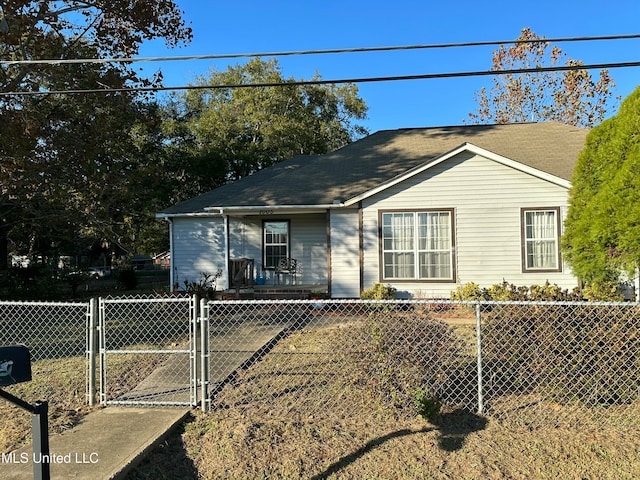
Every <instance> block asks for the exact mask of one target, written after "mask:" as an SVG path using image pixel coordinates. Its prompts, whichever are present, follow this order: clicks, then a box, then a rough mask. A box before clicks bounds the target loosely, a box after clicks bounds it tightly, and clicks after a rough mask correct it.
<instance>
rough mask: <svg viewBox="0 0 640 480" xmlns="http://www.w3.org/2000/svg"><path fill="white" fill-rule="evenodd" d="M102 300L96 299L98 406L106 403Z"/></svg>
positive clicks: (103, 306)
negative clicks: (98, 357) (98, 362)
mask: <svg viewBox="0 0 640 480" xmlns="http://www.w3.org/2000/svg"><path fill="white" fill-rule="evenodd" d="M104 309H105V305H104V299H103V298H99V299H98V352H99V355H100V404H101V405H106V403H107V385H106V377H105V375H106V368H107V366H106V358H105V357H106V340H105V333H106V332H105V319H104Z"/></svg>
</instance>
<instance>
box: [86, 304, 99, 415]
mask: <svg viewBox="0 0 640 480" xmlns="http://www.w3.org/2000/svg"><path fill="white" fill-rule="evenodd" d="M97 304H98V300H97V299H96V298H92V299H91V300H90V301H89V312H88V319H87V320H88V322H87V361H88V370H89V371H88V377H89V378H88V379H87V380H88V382H87V384H88V386H87V389H88V391H87V396H88V397H89V398H88V400H89V405H90V406H93V405H94V404H95V399H96V353H97V351H96V350H97V346H98V344H97V342H96V332H97V326H98V322H97V314H98V305H97Z"/></svg>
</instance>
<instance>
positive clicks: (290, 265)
mask: <svg viewBox="0 0 640 480" xmlns="http://www.w3.org/2000/svg"><path fill="white" fill-rule="evenodd" d="M297 274H298V261H297V260H296V259H295V258H281V259H280V261H279V262H278V266H277V267H276V270H275V275H274V276H275V280H276V282H277V283H278V285H279V284H280V275H289V276H290V277H291V284H292V285H295V284H296V275H297Z"/></svg>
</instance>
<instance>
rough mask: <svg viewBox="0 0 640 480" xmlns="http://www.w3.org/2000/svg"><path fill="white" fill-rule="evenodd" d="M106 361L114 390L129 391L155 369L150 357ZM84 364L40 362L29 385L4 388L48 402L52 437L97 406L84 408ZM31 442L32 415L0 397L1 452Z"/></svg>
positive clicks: (61, 360)
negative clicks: (114, 386)
mask: <svg viewBox="0 0 640 480" xmlns="http://www.w3.org/2000/svg"><path fill="white" fill-rule="evenodd" d="M119 357H120V358H117V359H111V358H110V359H109V375H110V378H112V379H117V385H118V386H117V391H128V390H130V389H131V388H133V387H134V386H136V385H137V384H138V383H139V382H140V381H141V380H142V379H144V378H145V377H146V376H148V375H149V374H150V373H151V372H152V371H153V369H154V367H155V366H156V362H155V361H154V359H151V358H150V356H149V355H126V356H124V355H121V356H119ZM86 369H87V361H86V359H85V358H84V357H71V358H58V359H51V360H39V361H37V362H34V363H33V364H32V367H31V370H32V378H33V380H32V381H30V382H25V383H20V384H17V385H12V386H10V387H4V389H5V390H6V391H7V392H9V393H11V394H13V395H15V396H17V397H19V398H21V399H23V400H25V401H26V402H28V403H31V404H33V403H35V402H36V401H47V402H48V403H49V433H50V434H51V435H55V434H58V433H62V432H64V431H65V430H68V429H70V428H72V427H73V426H75V425H77V424H78V423H79V422H80V421H81V420H82V418H83V417H84V416H85V415H86V414H88V413H89V412H90V411H92V410H93V409H95V408H100V407H98V406H95V407H89V406H88V405H87V403H88V402H87V397H86V392H87V376H86V375H87V373H86ZM30 441H31V413H29V412H27V411H26V410H23V409H22V408H19V407H17V406H15V405H13V404H12V403H10V402H8V401H6V400H4V399H1V398H0V452H9V451H11V450H14V449H16V448H19V447H21V446H22V445H24V444H26V443H29V442H30Z"/></svg>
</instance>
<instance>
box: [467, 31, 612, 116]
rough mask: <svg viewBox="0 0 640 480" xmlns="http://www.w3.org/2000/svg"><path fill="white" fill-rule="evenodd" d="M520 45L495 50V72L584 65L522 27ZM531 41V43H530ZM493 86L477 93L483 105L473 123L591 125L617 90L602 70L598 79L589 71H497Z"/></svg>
mask: <svg viewBox="0 0 640 480" xmlns="http://www.w3.org/2000/svg"><path fill="white" fill-rule="evenodd" d="M517 40H519V41H523V42H527V43H518V42H516V43H515V44H514V45H512V46H510V47H508V48H507V47H505V46H504V45H501V46H500V48H499V49H498V50H497V51H495V52H494V53H493V66H492V67H491V69H492V70H495V71H504V70H517V69H532V68H542V67H555V66H564V65H566V66H580V65H582V64H583V63H582V62H581V61H579V60H572V59H571V58H568V57H567V55H566V54H565V53H564V52H563V51H562V50H561V49H560V48H559V47H557V46H552V45H551V44H550V43H549V42H547V41H545V39H544V37H540V36H538V35H536V34H535V33H534V32H532V31H531V30H530V29H529V28H524V29H522V32H521V34H520V36H519V37H518V39H517ZM529 42H530V43H529ZM491 82H492V84H493V86H492V87H491V88H490V89H489V90H487V89H486V88H485V87H483V88H482V89H481V90H480V91H479V92H476V94H475V98H476V102H477V104H478V108H477V110H476V111H475V112H472V113H470V114H469V120H470V123H478V124H479V123H498V124H503V123H514V122H538V121H548V120H553V121H557V122H560V123H565V124H569V125H576V126H580V127H590V126H593V125H596V124H598V123H599V122H601V121H602V119H603V118H604V116H605V114H606V113H607V107H608V104H609V101H610V100H611V96H612V94H613V92H612V90H613V89H614V87H615V83H614V81H613V79H612V78H611V77H610V76H609V72H608V71H607V70H601V71H600V76H599V78H598V80H594V79H593V78H592V77H591V75H590V74H589V72H588V71H587V70H581V69H577V70H567V71H562V72H560V71H556V72H553V71H552V72H539V73H515V74H514V73H510V74H501V75H495V76H494V77H492V79H491Z"/></svg>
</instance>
